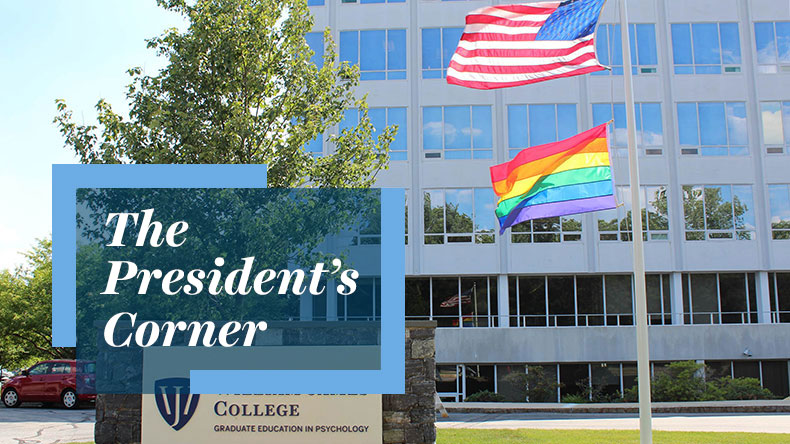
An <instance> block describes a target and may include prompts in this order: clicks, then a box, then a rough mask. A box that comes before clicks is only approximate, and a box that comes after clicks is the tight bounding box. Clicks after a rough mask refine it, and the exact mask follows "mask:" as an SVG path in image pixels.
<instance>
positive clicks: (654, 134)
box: [592, 103, 664, 157]
mask: <svg viewBox="0 0 790 444" xmlns="http://www.w3.org/2000/svg"><path fill="white" fill-rule="evenodd" d="M634 106H635V110H634V111H635V116H636V137H637V139H636V144H637V147H638V148H639V150H640V153H642V154H646V155H657V154H662V153H663V151H664V147H663V145H664V125H663V120H662V117H661V104H660V103H637V104H635V105H634ZM592 107H593V125H595V126H597V125H603V124H604V123H606V122H608V121H610V120H612V119H614V125H613V130H612V132H611V133H610V134H611V136H610V137H611V142H610V145H611V147H612V153H613V154H615V155H616V156H619V157H627V156H628V125H627V118H626V113H625V104H624V103H614V104H612V103H594V104H593V106H592Z"/></svg>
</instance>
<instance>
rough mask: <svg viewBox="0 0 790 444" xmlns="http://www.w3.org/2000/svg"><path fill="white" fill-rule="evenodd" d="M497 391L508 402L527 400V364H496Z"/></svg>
mask: <svg viewBox="0 0 790 444" xmlns="http://www.w3.org/2000/svg"><path fill="white" fill-rule="evenodd" d="M496 381H497V393H499V394H500V395H502V396H504V397H505V401H506V402H525V401H526V400H527V384H526V366H524V365H523V364H521V365H518V364H512V365H511V364H499V365H497V366H496Z"/></svg>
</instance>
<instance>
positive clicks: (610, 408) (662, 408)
mask: <svg viewBox="0 0 790 444" xmlns="http://www.w3.org/2000/svg"><path fill="white" fill-rule="evenodd" d="M444 407H445V408H446V409H447V411H448V412H450V413H451V414H452V413H454V412H455V413H496V414H501V413H564V414H570V413H585V414H591V413H638V412H639V404H637V403H628V402H620V403H610V404H592V403H590V404H558V403H526V402H445V403H444ZM653 413H674V414H680V413H682V414H688V413H790V400H786V399H782V400H760V401H709V402H654V403H653Z"/></svg>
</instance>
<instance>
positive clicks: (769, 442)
mask: <svg viewBox="0 0 790 444" xmlns="http://www.w3.org/2000/svg"><path fill="white" fill-rule="evenodd" d="M437 435H438V436H437V440H436V444H582V443H583V444H612V443H617V444H631V443H633V444H639V432H638V431H636V430H530V429H520V430H498V429H491V430H472V429H439V430H437ZM789 442H790V434H779V433H706V432H653V443H654V444H787V443H789ZM75 444H93V443H92V442H85V443H75Z"/></svg>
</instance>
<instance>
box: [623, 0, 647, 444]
mask: <svg viewBox="0 0 790 444" xmlns="http://www.w3.org/2000/svg"><path fill="white" fill-rule="evenodd" d="M627 3H628V2H627V0H620V9H621V11H620V36H621V37H622V40H623V44H622V47H623V78H624V79H625V112H626V117H627V119H628V120H627V124H628V166H629V177H630V184H631V187H630V188H631V230H632V231H631V242H633V245H634V291H635V296H636V297H635V299H636V356H637V375H638V381H639V442H640V443H641V444H651V443H652V442H653V425H652V422H653V421H652V417H651V416H652V412H651V409H650V358H649V355H650V351H649V346H648V339H647V291H646V289H645V251H644V244H643V241H642V206H641V203H640V201H639V200H640V199H639V196H640V194H641V193H640V191H641V190H640V187H639V184H640V182H639V153H638V151H637V146H636V111H635V104H634V79H633V75H632V73H631V39H630V38H629V28H628V6H627Z"/></svg>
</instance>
